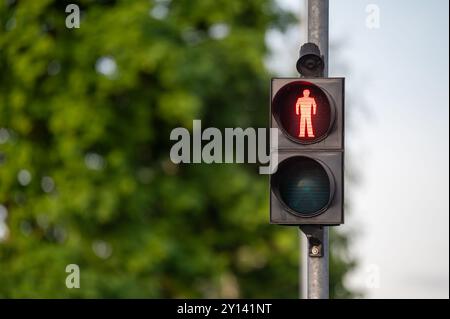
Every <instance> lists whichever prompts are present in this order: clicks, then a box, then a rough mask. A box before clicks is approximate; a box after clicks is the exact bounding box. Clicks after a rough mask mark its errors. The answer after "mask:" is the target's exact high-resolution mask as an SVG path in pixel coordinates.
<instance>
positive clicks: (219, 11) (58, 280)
mask: <svg viewBox="0 0 450 319" xmlns="http://www.w3.org/2000/svg"><path fill="white" fill-rule="evenodd" d="M71 2H72V1H56V0H54V1H52V0H40V1H3V2H2V4H1V7H0V8H1V9H0V30H1V31H0V32H1V36H0V67H1V70H2V72H1V75H0V90H1V91H0V92H1V95H0V128H1V131H0V143H1V144H0V204H1V205H2V206H0V208H1V209H2V211H3V215H6V214H4V213H5V212H7V216H6V219H5V220H4V221H1V220H0V222H3V225H4V226H3V230H4V231H3V237H1V240H2V241H1V242H0V267H1V268H0V297H125V298H126V297H146V298H149V297H150V298H151V297H276V298H284V297H292V298H295V297H296V296H297V290H298V288H297V285H298V270H297V269H298V268H297V267H298V254H297V249H298V239H297V236H298V233H297V230H296V229H295V228H283V227H278V226H271V225H269V224H268V189H267V188H268V181H267V177H265V176H261V175H258V174H257V167H255V166H250V165H229V164H228V165H219V164H217V165H216V164H212V165H207V164H195V165H175V164H173V163H172V162H171V161H170V159H169V150H170V147H171V145H172V143H173V142H171V141H170V140H169V134H170V131H171V130H172V129H173V128H174V127H177V126H183V127H187V128H191V126H192V120H193V119H201V120H202V121H203V123H202V124H203V126H204V127H206V126H215V127H219V128H224V127H237V126H240V127H248V126H253V127H264V126H266V123H267V103H268V102H267V101H268V99H269V96H268V85H269V74H268V73H267V71H266V69H265V67H264V64H263V58H264V56H265V54H266V53H267V52H266V50H267V48H266V46H265V32H266V31H267V29H268V28H283V27H284V26H286V25H287V24H289V23H291V22H292V21H293V19H292V17H291V16H290V15H289V14H286V13H284V12H282V11H281V10H280V9H278V8H277V7H276V5H275V4H274V2H273V1H270V0H246V1H229V0H196V1H192V0H173V1H148V0H142V1H129V0H127V1H125V0H122V1H119V0H117V1H112V0H98V1H94V0H90V1H89V0H84V1H79V3H78V4H79V5H80V8H81V26H80V28H79V29H68V28H66V26H65V19H66V16H67V13H65V8H66V5H67V4H69V3H71ZM5 226H6V227H7V229H8V230H9V231H8V234H6V231H5ZM335 243H337V245H338V247H337V249H336V251H337V252H338V253H337V254H336V255H334V256H333V258H332V263H333V264H332V267H331V269H332V270H333V273H332V285H331V288H332V289H331V290H332V291H331V292H332V295H333V296H335V297H339V296H341V297H343V296H350V295H351V294H350V292H349V291H348V290H347V289H346V288H345V287H344V285H343V283H342V282H343V281H342V279H343V277H344V275H345V274H346V272H347V271H348V270H349V269H350V268H351V265H352V263H351V260H349V259H348V258H347V257H346V255H347V251H346V239H345V237H343V236H340V237H339V240H338V241H335ZM344 257H345V258H344ZM68 264H77V265H79V267H80V270H81V288H80V289H67V288H66V286H65V279H66V276H67V275H68V274H67V273H66V272H65V269H66V266H67V265H68Z"/></svg>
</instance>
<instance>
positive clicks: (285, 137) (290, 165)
mask: <svg viewBox="0 0 450 319" xmlns="http://www.w3.org/2000/svg"><path fill="white" fill-rule="evenodd" d="M271 92H272V94H271V98H272V101H271V127H272V128H277V129H278V130H277V131H278V133H277V134H278V145H277V146H276V149H273V150H272V151H275V152H277V153H278V156H277V158H278V162H277V170H276V171H275V172H274V173H273V174H272V175H271V177H270V189H271V192H270V193H271V194H270V220H271V223H274V224H284V225H339V224H342V223H343V222H344V214H343V194H344V187H343V186H344V185H343V162H344V79H343V78H316V77H314V78H275V79H272V85H271Z"/></svg>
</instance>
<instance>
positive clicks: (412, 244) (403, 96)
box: [267, 0, 449, 298]
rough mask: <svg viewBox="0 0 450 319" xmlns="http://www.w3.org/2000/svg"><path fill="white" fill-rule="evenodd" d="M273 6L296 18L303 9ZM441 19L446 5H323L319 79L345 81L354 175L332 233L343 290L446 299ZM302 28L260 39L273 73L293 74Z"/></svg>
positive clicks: (375, 0) (383, 1)
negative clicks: (324, 49)
mask: <svg viewBox="0 0 450 319" xmlns="http://www.w3.org/2000/svg"><path fill="white" fill-rule="evenodd" d="M279 4H280V6H282V7H284V8H287V9H290V10H293V11H294V12H295V13H296V14H298V15H300V16H301V17H303V18H305V17H306V16H305V14H306V13H305V8H306V1H299V0H279ZM368 5H376V8H377V9H379V25H378V27H375V28H369V27H368V25H367V23H366V20H367V19H368V16H369V15H370V12H369V13H368V12H366V10H368V9H369V8H371V7H370V6H369V7H367V6H368ZM372 12H373V11H372ZM448 12H449V2H448V1H447V0H430V1H422V0H371V1H364V0H330V13H329V15H330V21H329V26H330V30H329V32H330V53H329V63H330V64H329V75H330V76H344V77H345V78H346V105H347V113H346V116H347V117H348V121H347V127H346V157H347V159H348V160H347V162H346V167H349V169H351V170H352V172H349V173H352V174H357V176H359V182H358V183H350V184H349V187H348V188H347V189H348V191H347V196H346V200H347V202H348V203H349V205H350V207H351V209H350V211H351V212H350V214H349V216H347V218H346V224H345V225H343V226H340V228H341V230H342V231H349V232H353V233H355V236H353V237H352V243H351V251H352V254H354V255H355V256H357V257H358V259H359V266H358V268H357V270H356V271H354V272H353V273H352V274H351V275H350V276H349V278H347V281H348V284H349V285H350V286H351V287H354V288H356V289H359V290H362V291H364V293H365V297H367V298H449V89H448V87H449V42H448V38H449V31H448V30H449V16H448ZM372 21H373V20H372ZM369 26H370V24H369ZM305 27H306V21H305V19H304V20H303V23H301V24H300V26H299V27H295V28H291V29H290V30H288V31H287V32H286V33H284V34H281V33H278V32H269V33H268V36H267V42H268V44H269V46H270V47H271V49H272V55H271V56H270V57H269V58H268V59H267V64H268V66H269V67H270V68H271V69H272V70H273V71H274V72H276V73H277V74H279V75H283V76H296V75H297V74H296V72H295V67H294V66H295V61H296V59H297V57H298V50H299V47H300V44H301V43H303V42H304V41H305V40H306V28H305Z"/></svg>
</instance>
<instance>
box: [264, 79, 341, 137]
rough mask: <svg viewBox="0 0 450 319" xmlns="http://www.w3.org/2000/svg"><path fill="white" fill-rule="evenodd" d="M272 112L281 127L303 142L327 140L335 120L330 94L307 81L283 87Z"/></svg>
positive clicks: (288, 134) (286, 132)
mask: <svg viewBox="0 0 450 319" xmlns="http://www.w3.org/2000/svg"><path fill="white" fill-rule="evenodd" d="M272 111H273V115H274V116H275V120H276V121H277V122H278V124H279V128H280V129H281V130H283V131H284V133H285V134H286V135H287V136H288V137H289V138H290V139H292V140H293V141H295V142H298V143H301V144H311V143H316V142H318V141H320V140H322V139H324V138H325V137H326V136H327V134H328V132H329V130H330V128H331V126H332V124H333V120H334V118H333V113H334V112H333V110H332V106H331V103H330V100H329V97H328V96H327V94H326V93H325V92H324V91H323V90H322V89H320V88H319V87H318V86H316V85H314V84H313V83H311V82H306V81H295V82H291V83H289V84H287V85H285V86H283V87H282V88H281V89H280V90H279V91H278V92H277V94H276V95H275V97H274V99H273V103H272Z"/></svg>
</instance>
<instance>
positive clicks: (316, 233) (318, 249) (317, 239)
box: [299, 225, 324, 257]
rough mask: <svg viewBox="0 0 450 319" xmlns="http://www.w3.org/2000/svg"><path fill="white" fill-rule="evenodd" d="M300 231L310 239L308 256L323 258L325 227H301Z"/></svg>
mask: <svg viewBox="0 0 450 319" xmlns="http://www.w3.org/2000/svg"><path fill="white" fill-rule="evenodd" d="M299 228H300V230H301V231H302V232H303V233H304V234H305V236H306V238H307V239H308V254H309V256H310V257H323V240H324V234H323V226H321V225H301V226H299Z"/></svg>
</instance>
